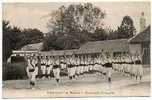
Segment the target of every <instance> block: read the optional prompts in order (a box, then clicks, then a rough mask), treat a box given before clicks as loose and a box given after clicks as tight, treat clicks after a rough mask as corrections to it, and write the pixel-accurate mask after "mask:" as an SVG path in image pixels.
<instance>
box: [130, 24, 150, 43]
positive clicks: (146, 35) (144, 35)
mask: <svg viewBox="0 0 152 100" xmlns="http://www.w3.org/2000/svg"><path fill="white" fill-rule="evenodd" d="M128 41H129V42H130V43H141V42H150V25H149V26H148V27H147V28H146V29H145V30H144V31H142V32H140V33H138V34H137V35H135V36H134V37H132V38H131V39H129V40H128Z"/></svg>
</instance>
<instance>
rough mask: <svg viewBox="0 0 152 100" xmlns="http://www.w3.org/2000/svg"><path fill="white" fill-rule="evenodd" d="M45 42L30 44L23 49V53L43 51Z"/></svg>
mask: <svg viewBox="0 0 152 100" xmlns="http://www.w3.org/2000/svg"><path fill="white" fill-rule="evenodd" d="M42 45H43V42H40V43H35V44H28V45H25V46H24V47H22V48H21V50H22V51H40V50H42Z"/></svg>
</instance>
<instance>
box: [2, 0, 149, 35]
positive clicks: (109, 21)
mask: <svg viewBox="0 0 152 100" xmlns="http://www.w3.org/2000/svg"><path fill="white" fill-rule="evenodd" d="M79 3H80V2H79ZM79 3H78V2H49V3H46V2H45V3H42V2H41V3H3V5H2V19H5V20H9V21H10V23H11V25H15V26H18V27H20V28H38V29H39V30H40V31H42V32H44V33H46V32H48V29H47V22H48V20H49V17H45V16H47V15H48V14H49V13H51V12H52V11H54V10H56V9H58V8H59V7H60V6H62V5H65V6H68V5H70V4H79ZM92 4H93V5H94V6H97V7H98V8H100V9H101V10H102V11H105V12H106V17H105V19H104V20H103V21H104V24H105V25H104V27H105V28H107V27H110V28H112V29H117V27H118V26H120V24H121V22H122V19H123V17H124V16H126V15H129V16H130V17H131V18H132V19H133V21H134V26H135V28H136V29H137V33H138V32H139V29H140V27H139V19H140V15H141V12H144V13H145V18H146V26H148V25H150V22H151V21H150V20H151V16H150V12H151V11H150V3H149V2H92Z"/></svg>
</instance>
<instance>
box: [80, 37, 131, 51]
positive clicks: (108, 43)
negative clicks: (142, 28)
mask: <svg viewBox="0 0 152 100" xmlns="http://www.w3.org/2000/svg"><path fill="white" fill-rule="evenodd" d="M128 46H129V43H128V40H127V39H116V40H105V41H95V42H87V43H86V44H84V45H82V46H81V47H80V50H82V51H90V52H91V51H92V52H101V51H102V50H104V51H107V52H111V51H113V52H122V51H128Z"/></svg>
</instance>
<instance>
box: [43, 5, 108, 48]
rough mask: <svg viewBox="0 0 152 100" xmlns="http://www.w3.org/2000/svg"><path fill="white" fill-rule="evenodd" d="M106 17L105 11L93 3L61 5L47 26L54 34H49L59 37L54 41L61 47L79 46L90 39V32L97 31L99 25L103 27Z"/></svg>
mask: <svg viewBox="0 0 152 100" xmlns="http://www.w3.org/2000/svg"><path fill="white" fill-rule="evenodd" d="M104 17H105V13H104V12H103V11H101V10H100V9H99V8H97V7H95V6H93V5H92V4H91V3H85V4H77V5H72V4H71V5H69V6H68V7H65V6H61V7H60V8H59V9H57V10H56V11H54V12H52V14H51V16H50V20H49V22H48V23H47V27H48V28H49V29H50V33H51V34H53V35H48V36H49V37H50V38H51V37H58V38H57V39H56V41H52V42H56V43H54V44H57V45H58V44H59V45H61V48H60V49H75V48H78V47H79V46H80V44H82V43H84V42H87V41H89V40H90V38H91V37H90V36H91V35H90V34H93V33H94V32H95V30H96V27H97V26H98V27H102V19H103V18H104ZM46 41H47V40H46ZM50 42H51V40H50ZM50 42H49V43H50ZM48 45H49V44H48ZM44 47H46V46H44ZM48 48H49V47H47V49H48Z"/></svg>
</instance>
